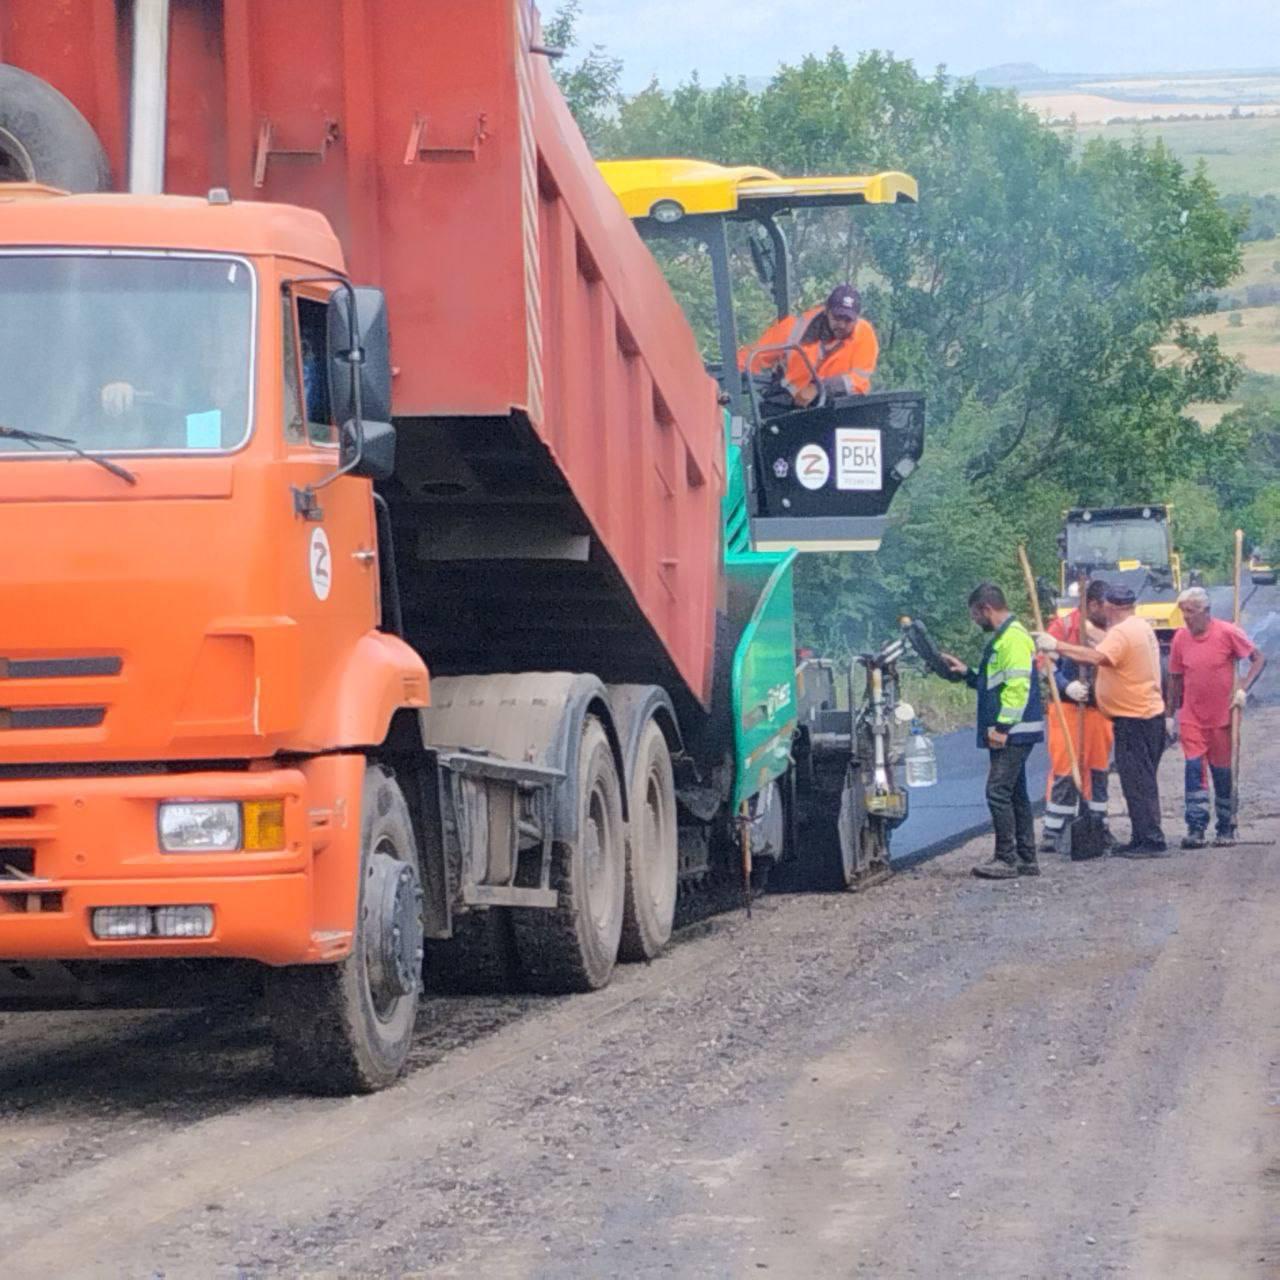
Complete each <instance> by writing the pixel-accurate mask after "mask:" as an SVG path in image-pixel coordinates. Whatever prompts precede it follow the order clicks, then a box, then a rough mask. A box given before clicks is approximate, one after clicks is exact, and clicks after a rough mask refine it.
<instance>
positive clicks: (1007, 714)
mask: <svg viewBox="0 0 1280 1280" xmlns="http://www.w3.org/2000/svg"><path fill="white" fill-rule="evenodd" d="M969 617H970V618H972V619H973V622H974V625H975V626H977V627H979V628H980V629H981V630H982V631H985V632H986V633H987V634H988V635H989V636H990V639H989V640H988V641H987V644H986V647H985V648H984V649H983V651H982V658H981V660H980V661H979V663H978V667H977V670H973V669H971V668H970V667H969V666H968V664H967V663H965V662H963V661H961V660H960V659H959V658H956V657H954V656H952V655H951V654H949V653H944V654H943V655H942V659H943V661H944V662H945V663H946V664H947V666H948V667H950V668H951V670H952V672H953V673H954V675H955V676H956V677H957V678H961V679H963V680H964V681H965V683H966V684H967V685H968V686H969V688H971V689H975V690H976V691H977V694H978V746H979V747H982V748H985V749H986V750H987V751H988V752H989V753H990V764H989V767H988V771H987V807H988V808H989V809H990V810H991V825H992V827H993V828H994V830H995V839H996V848H995V854H994V856H993V857H992V858H991V859H990V861H988V862H983V863H980V864H979V865H978V866H976V867H974V869H973V874H974V875H975V876H978V877H980V878H981V879H984V880H1008V879H1011V878H1012V877H1014V876H1020V875H1021V876H1038V875H1039V874H1040V865H1039V863H1038V862H1037V861H1036V828H1035V819H1034V818H1033V816H1032V813H1031V797H1030V796H1029V795H1028V793H1027V758H1028V757H1029V756H1030V755H1031V750H1032V748H1033V747H1034V746H1035V745H1036V743H1037V742H1043V741H1044V709H1043V704H1042V701H1041V694H1040V681H1039V680H1037V679H1036V678H1035V676H1034V672H1033V670H1032V668H1033V666H1034V663H1035V643H1034V642H1033V640H1032V638H1031V633H1030V632H1029V631H1028V630H1027V629H1026V628H1025V627H1024V626H1023V625H1022V623H1020V622H1019V621H1018V620H1017V619H1016V618H1015V617H1014V616H1013V614H1012V613H1010V612H1009V605H1008V602H1007V601H1006V599H1005V594H1004V592H1003V591H1002V590H1001V589H1000V588H999V587H997V586H996V585H995V584H994V583H991V582H984V583H982V584H981V585H980V586H978V587H976V588H975V589H974V591H973V593H972V594H971V595H970V596H969Z"/></svg>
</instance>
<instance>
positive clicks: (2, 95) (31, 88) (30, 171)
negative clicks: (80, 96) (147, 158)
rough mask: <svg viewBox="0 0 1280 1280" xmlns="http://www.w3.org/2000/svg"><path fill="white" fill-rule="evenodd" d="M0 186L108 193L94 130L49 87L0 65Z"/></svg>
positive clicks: (104, 162)
mask: <svg viewBox="0 0 1280 1280" xmlns="http://www.w3.org/2000/svg"><path fill="white" fill-rule="evenodd" d="M0 182H43V183H45V184H46V185H47V186H50V187H60V188H61V189H62V190H63V191H109V190H110V189H111V170H110V167H109V166H108V164H107V153H106V152H105V151H104V150H103V149H102V143H101V142H99V141H98V135H97V134H96V133H94V131H93V127H92V126H91V125H90V124H89V122H88V121H87V120H86V119H85V118H84V116H82V115H81V114H80V112H79V111H77V110H76V109H75V107H74V106H72V105H71V103H70V102H68V101H67V99H66V98H64V97H63V96H62V94H60V93H59V92H58V91H57V89H55V88H54V87H53V85H51V84H48V83H47V82H45V81H44V80H41V79H40V77H39V76H33V75H32V74H31V73H30V72H29V71H23V70H21V69H20V68H19V67H10V66H7V65H5V64H2V63H0Z"/></svg>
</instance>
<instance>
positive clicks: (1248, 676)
mask: <svg viewBox="0 0 1280 1280" xmlns="http://www.w3.org/2000/svg"><path fill="white" fill-rule="evenodd" d="M1178 606H1179V608H1180V609H1181V610H1182V617H1183V621H1184V622H1185V623H1186V626H1185V627H1184V628H1183V629H1182V630H1180V631H1179V632H1178V633H1177V634H1176V635H1175V636H1174V637H1173V651H1172V654H1171V655H1170V662H1169V672H1170V681H1169V705H1168V707H1167V710H1168V713H1169V714H1170V715H1174V714H1176V715H1177V716H1178V720H1179V728H1180V730H1181V738H1182V753H1183V755H1184V757H1185V758H1186V762H1187V763H1186V784H1185V785H1186V792H1185V797H1186V799H1185V804H1186V820H1187V834H1186V836H1185V837H1183V841H1182V847H1183V848H1184V849H1203V848H1204V847H1205V844H1206V842H1207V841H1206V833H1207V832H1208V829H1209V780H1210V778H1212V779H1213V802H1214V804H1213V807H1214V814H1215V817H1216V830H1217V835H1216V837H1215V839H1214V842H1213V843H1214V844H1215V845H1230V844H1235V841H1236V823H1235V804H1234V798H1233V786H1232V784H1233V781H1234V780H1233V778H1232V772H1233V770H1232V767H1231V766H1232V759H1231V754H1232V753H1231V724H1232V718H1233V713H1236V712H1238V711H1239V710H1240V709H1242V708H1243V707H1244V704H1245V699H1246V698H1247V696H1248V693H1249V689H1250V687H1251V686H1252V685H1253V683H1254V682H1255V681H1256V680H1257V678H1258V677H1259V676H1260V675H1261V674H1262V668H1263V667H1265V666H1266V665H1267V659H1266V657H1265V656H1264V655H1263V654H1262V653H1261V651H1260V650H1259V649H1258V647H1257V645H1255V644H1254V643H1253V641H1252V640H1250V639H1249V637H1248V636H1247V635H1246V634H1245V633H1244V631H1242V630H1241V629H1240V627H1239V626H1238V625H1236V624H1234V623H1231V622H1223V621H1220V620H1219V619H1217V618H1214V617H1211V616H1210V613H1209V593H1208V592H1207V591H1206V590H1205V589H1204V588H1203V587H1190V588H1188V589H1187V590H1186V591H1184V592H1183V593H1182V594H1181V595H1180V596H1179V597H1178ZM1245 658H1248V660H1249V670H1248V671H1247V672H1246V673H1245V676H1244V679H1243V680H1241V681H1237V680H1236V664H1237V663H1238V662H1240V661H1241V660H1243V659H1245Z"/></svg>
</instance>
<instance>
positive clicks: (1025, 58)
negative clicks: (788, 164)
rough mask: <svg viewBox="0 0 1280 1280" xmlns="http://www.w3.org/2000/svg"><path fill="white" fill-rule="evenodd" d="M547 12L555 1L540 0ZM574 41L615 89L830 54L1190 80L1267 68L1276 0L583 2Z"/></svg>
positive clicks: (958, 66) (970, 67)
mask: <svg viewBox="0 0 1280 1280" xmlns="http://www.w3.org/2000/svg"><path fill="white" fill-rule="evenodd" d="M540 7H541V8H542V9H543V11H544V12H546V13H554V12H555V10H556V8H557V0H541V2H540ZM580 34H581V37H582V41H583V43H584V44H602V45H604V46H605V47H606V49H607V50H608V51H609V53H611V54H613V55H614V56H616V57H620V58H621V59H622V60H623V63H624V68H623V72H624V78H623V88H624V89H625V90H628V91H632V90H635V89H639V88H642V87H643V86H644V85H645V84H647V83H648V81H649V79H650V78H651V77H652V76H654V75H656V76H657V77H658V79H659V80H660V81H661V82H662V83H663V84H664V85H667V86H671V85H674V84H676V83H678V82H679V81H680V80H682V79H685V78H687V76H688V74H689V73H690V72H691V71H694V70H696V71H697V72H698V73H699V75H700V76H701V78H702V80H703V81H704V82H710V83H717V82H718V81H720V80H721V79H723V77H724V76H726V75H745V76H748V77H756V76H768V75H769V74H770V73H771V72H772V71H773V70H774V68H775V67H776V66H777V65H778V63H779V62H794V61H797V60H798V59H800V58H802V57H803V56H804V55H805V54H806V53H814V52H818V53H821V52H825V51H826V50H828V49H830V48H831V47H832V46H833V45H839V46H840V47H841V48H842V49H844V50H845V51H846V52H857V51H859V50H862V49H884V50H890V51H892V52H893V53H894V54H896V55H897V56H898V57H901V58H910V59H912V60H913V61H914V62H915V63H916V65H917V67H918V68H919V69H921V70H928V71H931V70H932V69H933V68H934V67H936V66H937V65H938V64H939V63H945V64H946V65H947V67H948V69H949V70H950V71H952V72H953V73H955V74H958V75H966V74H969V73H971V72H974V71H978V70H981V69H982V68H984V67H989V66H993V65H996V64H999V63H1004V62H1034V63H1036V64H1038V65H1039V66H1041V67H1043V68H1044V69H1045V70H1046V71H1077V72H1079V71H1084V72H1093V71H1099V72H1118V71H1199V70H1210V69H1216V70H1227V69H1239V68H1253V67H1274V66H1276V65H1277V64H1280V0H892V2H891V3H890V2H886V0H582V18H581V23H580Z"/></svg>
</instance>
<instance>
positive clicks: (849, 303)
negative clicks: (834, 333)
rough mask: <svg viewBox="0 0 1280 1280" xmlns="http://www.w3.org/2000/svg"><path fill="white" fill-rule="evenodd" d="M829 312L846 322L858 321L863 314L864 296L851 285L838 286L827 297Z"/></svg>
mask: <svg viewBox="0 0 1280 1280" xmlns="http://www.w3.org/2000/svg"><path fill="white" fill-rule="evenodd" d="M827 310H828V311H830V312H831V314H832V315H833V316H840V317H841V319H844V320H856V319H857V318H858V316H859V315H861V314H862V295H861V294H860V293H859V292H858V291H857V289H855V288H854V287H853V285H851V284H838V285H836V287H835V288H834V289H832V290H831V292H830V293H829V294H828V295H827Z"/></svg>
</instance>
